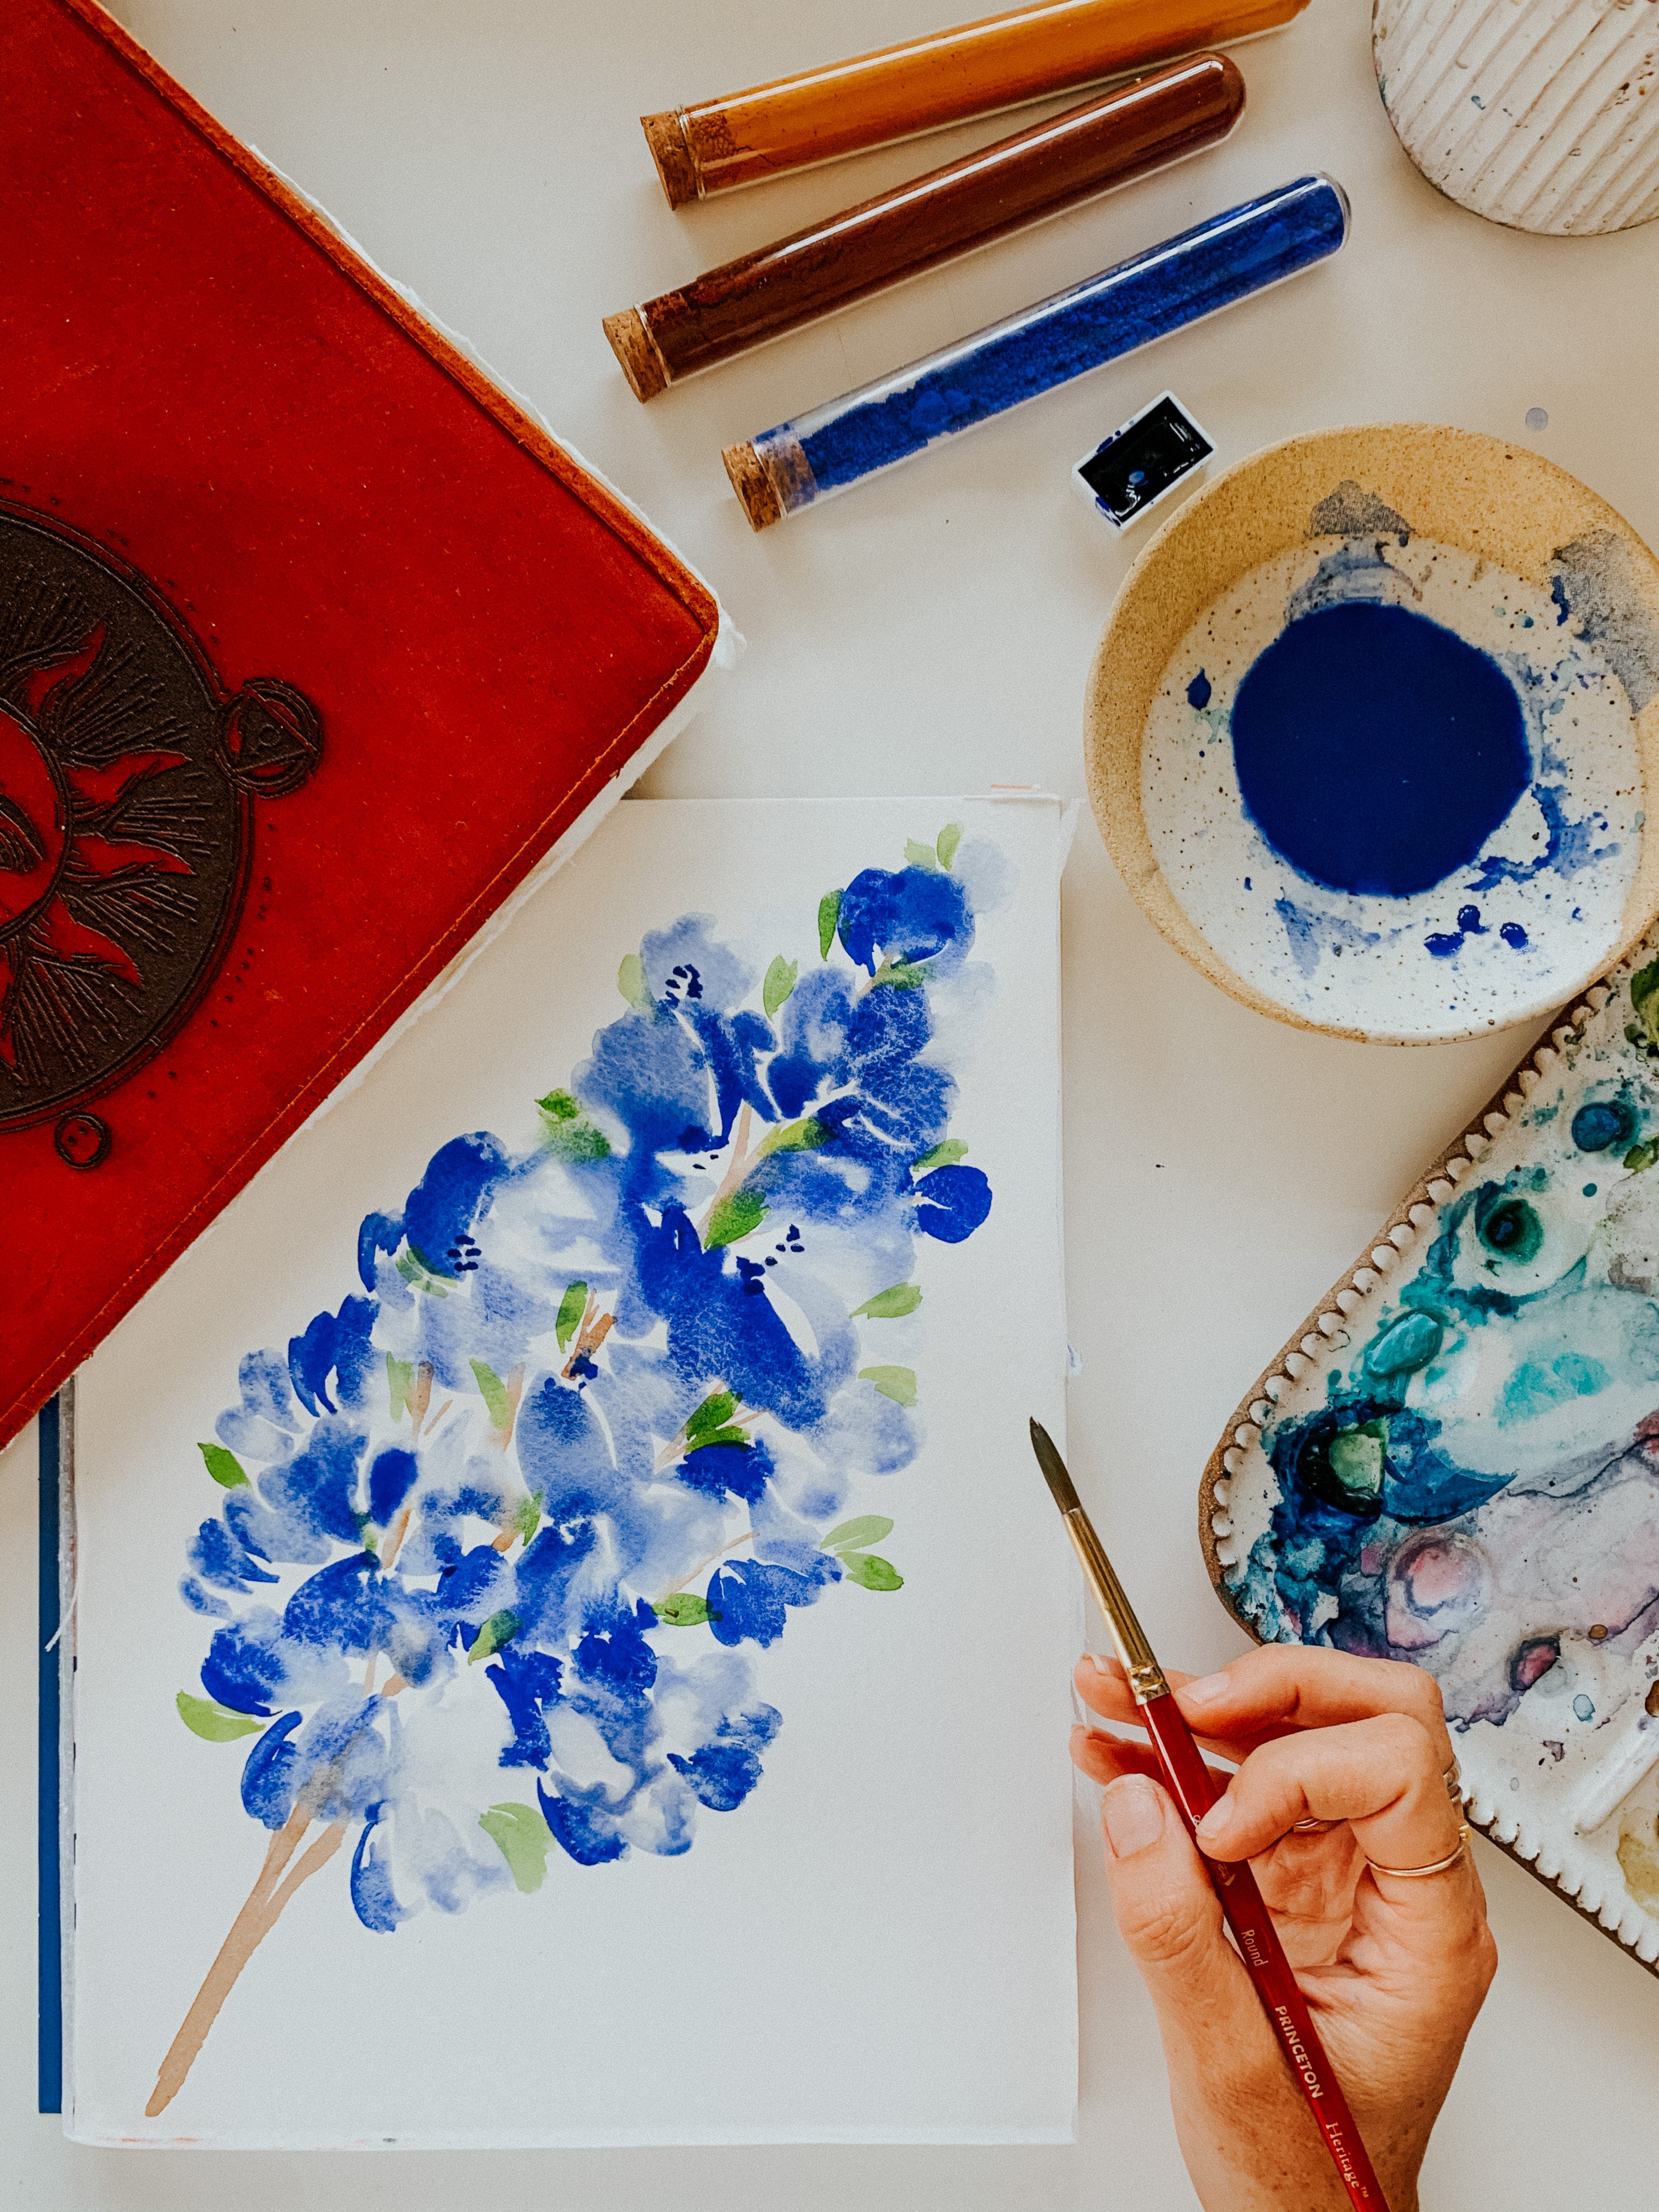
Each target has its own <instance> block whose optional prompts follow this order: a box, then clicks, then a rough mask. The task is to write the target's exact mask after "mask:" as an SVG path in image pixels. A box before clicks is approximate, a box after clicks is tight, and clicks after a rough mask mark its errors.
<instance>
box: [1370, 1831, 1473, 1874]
mask: <svg viewBox="0 0 1659 2212" xmlns="http://www.w3.org/2000/svg"><path fill="white" fill-rule="evenodd" d="M1468 1847H1469V1824H1468V1821H1467V1820H1460V1821H1459V1822H1458V1824H1457V1849H1456V1850H1455V1851H1448V1852H1447V1854H1446V1856H1445V1857H1444V1858H1443V1859H1436V1860H1434V1861H1433V1863H1431V1865H1428V1866H1420V1867H1391V1866H1383V1864H1382V1863H1380V1862H1379V1861H1378V1860H1376V1859H1367V1860H1366V1862H1365V1863H1366V1865H1367V1866H1368V1867H1370V1870H1371V1872H1372V1873H1373V1874H1391V1875H1393V1876H1394V1878H1395V1881H1422V1879H1423V1877H1424V1876H1425V1875H1431V1874H1445V1873H1447V1872H1448V1871H1449V1869H1451V1868H1453V1867H1455V1865H1456V1864H1457V1862H1458V1861H1459V1859H1461V1858H1462V1857H1463V1855H1464V1853H1465V1852H1466V1851H1467V1850H1468Z"/></svg>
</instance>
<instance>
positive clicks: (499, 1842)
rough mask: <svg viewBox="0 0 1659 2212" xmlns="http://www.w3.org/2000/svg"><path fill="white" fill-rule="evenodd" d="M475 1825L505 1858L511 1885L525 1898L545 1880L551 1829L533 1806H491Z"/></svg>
mask: <svg viewBox="0 0 1659 2212" xmlns="http://www.w3.org/2000/svg"><path fill="white" fill-rule="evenodd" d="M478 1826H480V1827H481V1828H482V1829H483V1832H484V1833H485V1835H487V1836H488V1837H489V1839H490V1841H491V1842H492V1843H494V1844H495V1845H496V1847H497V1848H498V1849H499V1850H500V1852H501V1857H503V1858H504V1859H505V1860H506V1861H507V1869H508V1871H509V1873H510V1874H511V1875H512V1876H513V1883H514V1886H515V1887H517V1888H518V1889H520V1890H521V1891H522V1892H523V1893H524V1895H525V1896H526V1897H528V1896H529V1895H530V1893H531V1892H532V1890H536V1889H539V1888H540V1887H541V1886H542V1884H543V1883H544V1881H546V1880H547V1855H548V1853H549V1852H550V1850H552V1848H553V1831H552V1830H551V1828H550V1827H549V1826H548V1825H547V1823H546V1821H545V1820H543V1818H542V1816H541V1813H540V1811H539V1809H538V1808H537V1807H536V1806H534V1805H492V1806H491V1807H490V1808H489V1811H488V1812H487V1813H480V1814H479V1815H478Z"/></svg>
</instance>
